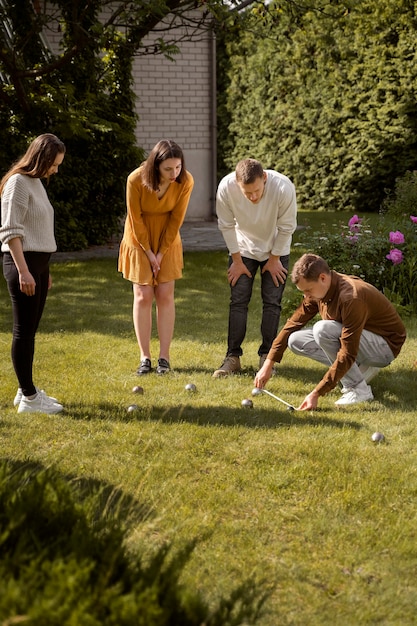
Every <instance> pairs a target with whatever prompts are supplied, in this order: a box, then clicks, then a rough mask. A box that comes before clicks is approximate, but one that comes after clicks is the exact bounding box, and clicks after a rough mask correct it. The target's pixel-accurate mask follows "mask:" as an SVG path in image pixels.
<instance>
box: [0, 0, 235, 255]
mask: <svg viewBox="0 0 417 626" xmlns="http://www.w3.org/2000/svg"><path fill="white" fill-rule="evenodd" d="M232 9H233V4H232V5H231V4H229V3H228V4H226V3H225V2H223V0H207V1H205V0H131V1H129V2H126V1H113V0H0V124H1V128H2V142H1V146H0V170H1V172H5V171H6V170H7V169H8V168H9V167H10V164H11V162H12V161H14V160H15V159H16V158H17V157H18V156H19V155H20V154H22V153H23V152H24V151H25V149H26V147H27V145H28V143H29V141H30V140H32V139H33V138H34V137H35V136H37V135H38V134H41V133H44V132H53V133H55V134H57V135H58V136H59V137H60V138H61V139H62V140H63V141H64V142H65V144H66V146H67V155H66V157H65V161H64V164H63V167H62V169H61V173H62V176H58V177H56V178H54V179H53V181H52V183H51V185H50V187H49V194H50V197H51V200H52V202H53V205H54V207H55V210H56V222H57V228H56V230H57V239H58V245H59V248H60V249H74V248H77V247H84V246H87V245H89V244H99V243H103V242H105V241H106V240H107V239H108V237H109V236H110V235H112V234H113V233H114V232H115V231H117V229H118V225H119V222H120V218H121V217H122V216H123V215H124V211H125V204H124V184H125V180H126V176H127V174H128V172H129V171H130V170H131V169H132V168H133V167H134V166H135V165H136V164H137V163H139V162H140V161H141V159H142V158H143V152H142V151H141V150H140V149H138V148H137V147H136V146H135V136H134V131H135V127H136V123H137V118H136V115H135V95H134V93H133V90H132V60H133V58H134V56H135V55H139V54H164V55H166V56H168V57H172V56H173V55H174V54H175V53H176V52H178V45H180V42H181V37H182V38H183V39H184V38H188V39H192V38H194V37H199V36H200V37H201V34H202V29H204V28H209V27H211V26H212V25H213V23H222V24H223V23H224V21H225V19H226V17H225V16H230V15H233V10H232ZM180 26H186V28H185V29H183V30H182V31H181V32H182V35H181V37H179V36H178V32H179V31H178V27H180ZM151 31H152V32H153V33H156V34H157V37H156V42H155V43H154V44H153V45H152V46H149V45H145V44H144V42H143V40H144V37H145V36H146V35H147V34H148V33H150V32H151ZM58 33H59V37H58V39H59V42H60V47H59V49H58V50H56V49H52V48H51V47H50V46H49V45H48V40H53V39H54V40H55V42H56V40H57V34H58ZM184 33H185V34H184ZM55 47H56V46H55Z"/></svg>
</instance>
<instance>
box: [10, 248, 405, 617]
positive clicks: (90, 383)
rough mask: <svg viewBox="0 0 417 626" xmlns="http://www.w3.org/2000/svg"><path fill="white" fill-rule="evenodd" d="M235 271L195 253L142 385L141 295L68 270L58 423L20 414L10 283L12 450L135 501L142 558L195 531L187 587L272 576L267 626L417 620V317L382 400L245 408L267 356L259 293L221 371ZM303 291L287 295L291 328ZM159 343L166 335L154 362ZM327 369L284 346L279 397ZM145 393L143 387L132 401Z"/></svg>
mask: <svg viewBox="0 0 417 626" xmlns="http://www.w3.org/2000/svg"><path fill="white" fill-rule="evenodd" d="M293 260H294V259H293ZM225 268H226V255H225V253H223V252H215V253H187V254H186V255H185V272H184V278H183V280H181V281H178V284H177V291H176V294H177V298H176V300H177V323H176V332H175V338H174V341H173V345H172V353H171V362H172V367H173V371H172V372H171V373H170V374H169V375H167V376H166V377H158V376H156V375H155V374H151V375H149V376H148V377H142V378H140V379H139V378H138V377H137V376H136V375H135V369H136V367H137V365H138V360H139V353H138V348H137V345H136V341H135V338H134V333H133V328H132V321H131V305H132V295H131V289H130V286H129V284H128V283H127V282H126V281H124V280H123V279H122V278H121V277H120V275H119V274H118V273H117V271H116V263H115V260H114V259H105V260H96V261H87V262H67V263H59V264H54V265H53V267H52V272H53V279H54V287H53V289H52V290H51V292H50V296H49V298H48V302H47V306H46V310H45V314H44V318H43V320H42V324H41V329H40V332H39V335H38V339H37V352H36V364H35V382H36V384H37V385H39V386H41V387H42V388H45V389H46V391H47V392H48V393H50V394H52V395H54V396H56V397H57V398H59V400H60V401H61V402H62V403H63V404H64V406H65V412H64V413H62V414H60V415H56V416H44V415H37V414H33V415H17V413H16V409H15V408H13V406H12V401H13V397H14V394H15V391H16V382H15V377H14V373H13V371H12V366H11V363H10V357H9V352H10V338H11V335H10V327H11V310H10V303H9V298H8V295H7V290H6V286H5V283H4V281H1V282H0V298H1V303H2V306H1V307H0V348H1V359H2V375H1V376H2V379H1V380H2V384H1V389H0V409H1V413H0V415H1V417H0V442H1V451H2V453H1V454H2V458H4V459H10V460H13V461H26V460H27V461H29V460H30V461H35V462H37V463H39V464H40V465H41V466H45V467H49V466H54V467H55V468H57V469H58V470H59V472H61V473H62V474H63V475H64V476H67V477H68V478H70V477H74V476H76V477H82V478H85V479H88V480H94V481H99V482H100V483H102V484H103V485H105V486H106V487H108V486H110V487H113V488H114V489H117V490H121V491H122V492H123V493H125V494H127V495H129V496H131V497H132V499H133V501H134V502H135V503H136V504H137V503H139V504H140V505H141V506H140V510H141V511H142V516H140V518H138V519H137V520H136V523H135V524H133V525H130V527H129V534H128V537H127V541H128V543H129V546H131V547H132V549H134V548H135V547H137V546H140V547H141V548H144V549H146V550H152V547H153V546H155V545H159V544H161V543H162V542H164V541H165V540H167V539H169V540H174V542H178V543H180V542H181V541H184V540H187V539H190V538H194V537H199V538H200V539H201V540H200V542H199V544H198V545H197V548H196V550H195V552H194V554H193V557H192V559H191V561H190V562H189V564H188V566H187V569H186V572H185V580H184V582H185V583H186V584H187V585H189V586H190V587H191V588H193V589H198V590H200V591H201V592H202V593H203V594H204V596H205V597H207V598H209V599H212V600H213V601H215V600H216V598H218V596H219V595H220V594H222V593H224V592H225V591H227V590H230V589H232V588H233V587H234V586H235V585H236V583H237V582H239V581H241V580H243V579H246V578H247V577H249V576H251V575H253V576H254V577H255V578H256V579H257V580H258V581H259V584H262V585H264V584H267V585H269V584H270V585H271V586H273V587H274V589H273V592H272V594H271V597H270V599H269V601H268V603H267V606H266V608H267V612H266V613H265V615H264V617H263V618H262V620H261V622H260V623H261V624H262V626H278V625H279V626H280V625H284V626H286V625H297V626H298V625H299V626H304V625H308V626H315V625H329V626H330V625H337V626H339V625H340V626H346V625H347V626H356V625H366V624H375V625H376V624H378V625H381V624H383V625H387V626H388V625H389V626H394V625H398V626H407V625H410V624H416V623H417V617H416V606H417V583H416V580H417V452H416V450H417V431H416V425H415V420H416V417H417V410H416V374H417V370H416V359H417V320H416V319H415V318H408V319H406V320H405V323H406V326H407V329H408V340H407V342H406V344H405V347H404V349H403V351H402V353H401V354H400V356H399V358H398V359H397V360H396V361H395V362H394V363H393V365H392V366H390V367H389V368H387V369H386V370H384V371H382V372H381V373H380V374H379V376H378V377H377V378H376V379H375V381H373V382H372V387H373V391H374V395H375V401H374V402H372V403H369V404H364V405H359V406H354V407H349V408H346V409H337V408H336V407H335V405H334V401H335V400H336V399H337V397H338V393H337V392H336V391H335V392H333V393H331V394H329V395H328V396H326V397H325V398H323V399H322V400H321V404H320V408H319V410H317V411H314V412H310V413H294V412H293V413H290V412H288V411H287V410H286V409H285V407H284V406H283V405H281V404H279V403H277V402H276V401H275V400H273V399H272V398H270V397H268V396H261V397H259V398H253V402H254V408H253V409H247V408H242V406H241V401H242V399H244V398H247V397H251V390H252V387H253V376H254V374H255V371H256V367H257V362H258V357H257V348H258V343H259V320H260V306H259V300H260V298H259V296H258V291H257V290H258V288H259V285H256V286H255V290H254V298H253V302H252V304H251V310H250V316H249V325H248V334H247V339H246V342H245V345H244V356H243V359H242V364H243V372H242V374H241V375H240V376H236V377H233V378H229V379H225V380H218V379H213V378H212V376H211V374H212V372H213V370H214V369H216V368H217V367H218V366H219V364H220V363H221V360H222V358H223V356H224V352H225V347H226V346H225V342H226V333H227V315H228V300H229V292H228V287H227V283H226V279H225ZM297 297H298V296H297V295H296V294H295V291H294V290H293V288H292V287H291V286H290V285H289V286H288V288H287V295H286V301H285V303H284V308H285V312H284V315H283V319H285V316H286V315H288V314H289V313H290V312H291V310H292V306H293V302H294V301H295V299H296V298H297ZM157 346H158V344H157V340H156V337H155V338H154V339H153V354H154V355H155V357H156V356H157ZM323 372H324V369H323V368H322V367H321V366H320V365H319V364H316V365H315V364H314V363H311V362H307V361H303V360H302V359H299V358H298V359H297V358H296V357H295V356H293V355H291V354H290V353H287V354H286V355H285V357H284V360H283V363H282V364H281V365H280V366H279V369H278V373H277V375H276V376H274V377H273V378H272V379H271V381H270V382H269V384H268V389H270V391H272V392H274V393H276V394H277V395H279V396H281V397H283V398H285V399H287V400H288V401H289V402H291V403H293V404H295V405H296V406H297V405H298V404H299V403H300V402H301V400H302V399H303V398H304V396H305V395H306V394H307V393H308V392H309V391H311V390H312V388H313V387H314V386H315V384H316V382H317V381H318V380H319V379H320V378H321V376H322V374H323ZM190 382H192V383H194V384H195V385H196V388H197V390H196V392H194V393H193V392H188V391H186V390H185V385H186V384H187V383H190ZM137 384H139V385H141V386H142V387H143V389H144V392H143V395H135V394H133V393H132V388H133V386H134V385H137ZM131 404H136V405H137V409H136V410H135V411H133V412H128V411H127V408H128V406H129V405H131ZM374 431H381V432H383V433H384V435H385V440H384V442H383V443H381V444H375V443H373V442H372V440H371V435H372V433H373V432H374ZM265 581H266V582H265ZM179 626H180V625H179Z"/></svg>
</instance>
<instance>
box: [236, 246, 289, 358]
mask: <svg viewBox="0 0 417 626" xmlns="http://www.w3.org/2000/svg"><path fill="white" fill-rule="evenodd" d="M280 260H281V263H282V265H283V266H284V267H285V269H286V270H288V265H289V260H290V255H289V254H288V255H285V256H282V257H281V259H280ZM242 261H243V263H244V264H245V265H246V267H247V268H248V270H249V271H250V273H251V274H252V277H251V278H249V276H246V274H242V276H240V278H239V280H238V281H237V283H236V285H234V287H232V286H230V294H231V295H230V308H229V332H228V340H227V344H228V345H227V356H232V355H233V356H242V354H243V351H242V343H243V340H244V338H245V335H246V324H247V319H248V307H249V302H250V299H251V296H252V288H253V282H254V280H255V275H256V272H257V271H258V269H259V268H260V270H261V272H262V269H263V267H264V265H265V264H266V263H267V260H266V261H255V259H249V258H247V257H242ZM232 263H233V259H232V257H231V256H229V267H230V265H231V264H232ZM284 287H285V282H284V283H283V284H281V283H279V284H278V287H277V286H276V285H274V281H273V280H272V276H271V274H270V273H269V272H265V273H264V274H262V273H261V296H262V320H261V335H262V343H261V345H260V346H259V349H258V354H259V356H261V355H263V354H268V352H269V350H270V349H271V345H272V342H273V341H274V339H275V337H276V335H277V332H278V325H279V318H280V315H281V300H282V294H283V292H284Z"/></svg>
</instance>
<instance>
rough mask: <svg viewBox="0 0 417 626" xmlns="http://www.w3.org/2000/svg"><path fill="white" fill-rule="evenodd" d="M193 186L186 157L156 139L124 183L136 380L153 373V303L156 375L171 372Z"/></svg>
mask: <svg viewBox="0 0 417 626" xmlns="http://www.w3.org/2000/svg"><path fill="white" fill-rule="evenodd" d="M193 186H194V180H193V177H192V176H191V174H190V173H189V172H187V170H186V169H185V164H184V155H183V152H182V150H181V148H180V147H179V146H178V144H176V143H175V142H174V141H170V140H162V141H159V142H158V143H157V144H156V146H155V147H154V148H153V149H152V151H151V153H150V154H149V156H148V158H147V159H146V161H145V162H144V163H142V165H140V167H138V168H137V169H135V170H134V171H133V172H132V173H131V174H129V176H128V179H127V189H126V203H127V218H126V222H125V229H124V234H123V239H122V241H121V244H120V251H119V271H120V272H122V274H123V277H124V278H126V280H130V281H131V282H132V283H133V325H134V328H135V333H136V338H137V340H138V344H139V349H140V359H141V361H140V365H139V367H138V370H137V374H139V375H140V376H142V375H144V374H148V373H149V372H151V371H152V361H151V348H150V345H151V333H152V305H153V300H154V299H155V303H156V322H157V328H158V336H159V344H160V347H159V358H158V366H157V368H156V372H157V374H165V373H166V372H168V371H169V369H170V363H169V350H170V346H171V341H172V337H173V334H174V324H175V302H174V287H175V280H176V279H177V278H181V276H182V269H183V253H182V242H181V237H180V233H179V231H180V227H181V225H182V223H183V221H184V217H185V213H186V211H187V207H188V202H189V200H190V196H191V192H192V189H193Z"/></svg>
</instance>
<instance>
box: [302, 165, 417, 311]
mask: <svg viewBox="0 0 417 626" xmlns="http://www.w3.org/2000/svg"><path fill="white" fill-rule="evenodd" d="M416 183H417V181H416V175H415V174H414V173H410V172H407V173H406V175H405V176H404V177H403V178H400V179H398V181H397V183H396V187H395V191H394V192H393V193H392V194H390V195H389V196H388V197H387V199H386V202H385V203H384V205H383V209H384V210H383V211H381V214H380V216H379V218H378V222H377V224H376V226H374V227H372V228H371V227H370V225H369V222H368V220H367V219H366V218H362V217H358V216H357V215H354V216H353V217H351V218H350V220H349V221H348V222H347V223H341V224H340V231H339V232H338V233H334V234H326V233H323V232H313V233H311V232H310V231H309V230H308V229H307V230H306V231H305V232H304V233H303V234H302V235H301V236H300V240H301V241H302V242H303V245H304V246H308V249H309V250H310V251H312V252H315V253H316V254H319V255H320V256H322V257H323V258H325V259H326V261H327V262H328V263H329V265H330V266H331V267H332V268H333V269H335V270H336V271H339V272H343V273H345V274H354V275H357V276H360V277H361V278H363V279H364V280H366V281H367V282H369V283H372V284H373V285H375V286H376V287H377V288H378V289H380V290H381V291H383V292H384V293H385V295H386V296H387V297H388V298H389V299H390V300H391V301H392V302H393V303H394V304H395V305H396V306H397V308H398V309H400V310H401V311H402V312H403V313H407V312H416V311H417V184H416ZM410 211H413V213H411V212H410Z"/></svg>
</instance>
